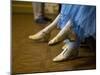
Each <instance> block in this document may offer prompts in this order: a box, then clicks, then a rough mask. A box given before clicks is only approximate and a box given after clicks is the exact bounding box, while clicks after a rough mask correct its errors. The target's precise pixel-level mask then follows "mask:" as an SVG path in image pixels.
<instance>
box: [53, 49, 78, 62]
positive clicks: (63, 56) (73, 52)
mask: <svg viewBox="0 0 100 75" xmlns="http://www.w3.org/2000/svg"><path fill="white" fill-rule="evenodd" d="M78 53H79V51H78V49H77V48H75V49H74V48H72V49H69V48H68V47H66V48H65V49H64V50H63V51H62V52H61V53H60V54H59V55H58V56H56V57H55V58H54V59H53V61H55V62H58V61H63V60H67V59H70V58H75V57H77V56H78Z"/></svg>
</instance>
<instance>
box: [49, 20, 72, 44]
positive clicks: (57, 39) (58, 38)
mask: <svg viewBox="0 0 100 75" xmlns="http://www.w3.org/2000/svg"><path fill="white" fill-rule="evenodd" d="M71 26H72V22H71V20H69V21H68V22H67V24H66V25H65V26H64V27H63V29H62V30H61V31H60V32H59V33H58V34H57V36H56V37H54V38H53V39H52V40H50V41H49V43H48V45H53V44H56V43H58V42H61V41H63V40H65V39H66V38H67V36H68V35H69V34H70V31H71Z"/></svg>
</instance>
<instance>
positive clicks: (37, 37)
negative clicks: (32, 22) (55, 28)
mask: <svg viewBox="0 0 100 75" xmlns="http://www.w3.org/2000/svg"><path fill="white" fill-rule="evenodd" d="M49 37H50V33H47V32H44V31H40V32H38V33H36V34H34V35H30V36H29V39H32V40H34V41H48V40H49Z"/></svg>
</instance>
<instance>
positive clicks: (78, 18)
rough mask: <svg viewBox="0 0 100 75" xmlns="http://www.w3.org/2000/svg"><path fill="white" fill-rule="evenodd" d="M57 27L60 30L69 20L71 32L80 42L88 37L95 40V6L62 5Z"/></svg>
mask: <svg viewBox="0 0 100 75" xmlns="http://www.w3.org/2000/svg"><path fill="white" fill-rule="evenodd" d="M60 14H61V16H60V19H59V21H58V24H57V25H58V26H59V27H60V28H61V29H62V28H63V27H64V26H65V25H66V23H67V22H68V20H69V19H71V20H72V22H73V25H72V29H73V31H74V32H75V33H76V34H77V35H78V39H80V40H82V39H85V38H87V37H89V36H92V37H94V38H96V6H87V5H72V4H62V7H61V12H60Z"/></svg>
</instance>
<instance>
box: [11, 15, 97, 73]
mask: <svg viewBox="0 0 100 75" xmlns="http://www.w3.org/2000/svg"><path fill="white" fill-rule="evenodd" d="M45 26H46V25H38V24H36V23H34V21H33V15H32V14H13V15H12V73H34V72H52V71H71V70H85V69H86V70H87V69H95V68H96V56H95V52H93V51H91V50H90V49H89V48H87V47H82V48H80V49H79V56H78V57H77V58H75V59H73V60H66V61H63V62H53V61H52V59H53V58H54V57H55V56H57V55H58V54H59V53H60V52H61V51H62V50H61V47H62V46H63V43H60V44H57V45H55V46H48V44H47V42H34V41H32V40H29V39H28V36H29V35H31V34H34V33H36V32H38V31H40V30H41V29H43V28H44V27H45ZM58 32H59V30H57V29H54V30H53V32H52V36H51V38H53V37H54V36H55V35H56V34H57V33H58ZM51 38H50V39H51ZM94 51H95V50H94Z"/></svg>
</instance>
